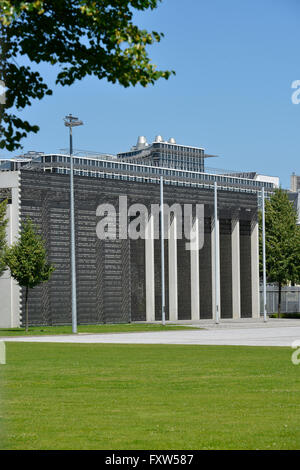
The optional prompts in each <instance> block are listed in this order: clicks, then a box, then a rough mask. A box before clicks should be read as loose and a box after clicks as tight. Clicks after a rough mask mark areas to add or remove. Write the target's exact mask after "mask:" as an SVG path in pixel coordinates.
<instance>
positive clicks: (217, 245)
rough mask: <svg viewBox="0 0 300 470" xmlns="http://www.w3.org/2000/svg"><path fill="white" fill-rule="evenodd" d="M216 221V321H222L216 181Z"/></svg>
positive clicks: (216, 186)
mask: <svg viewBox="0 0 300 470" xmlns="http://www.w3.org/2000/svg"><path fill="white" fill-rule="evenodd" d="M214 219H215V220H214V222H215V228H214V229H215V237H214V248H215V266H214V268H215V269H214V274H215V310H216V323H217V324H219V322H220V234H219V216H218V184H217V182H216V181H215V182H214Z"/></svg>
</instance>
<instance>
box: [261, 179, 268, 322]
mask: <svg viewBox="0 0 300 470" xmlns="http://www.w3.org/2000/svg"><path fill="white" fill-rule="evenodd" d="M261 199H262V250H263V303H264V321H265V322H266V321H267V270H266V222H265V221H266V217H265V188H264V187H262V190H261Z"/></svg>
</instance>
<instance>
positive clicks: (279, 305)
mask: <svg viewBox="0 0 300 470" xmlns="http://www.w3.org/2000/svg"><path fill="white" fill-rule="evenodd" d="M280 314H281V282H279V283H278V318H280Z"/></svg>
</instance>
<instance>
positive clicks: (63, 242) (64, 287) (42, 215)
mask: <svg viewBox="0 0 300 470" xmlns="http://www.w3.org/2000/svg"><path fill="white" fill-rule="evenodd" d="M20 179H21V219H22V220H24V219H25V218H26V217H27V216H29V217H31V218H32V219H33V221H34V223H35V224H36V225H37V226H38V227H39V228H40V232H41V234H42V236H43V237H44V239H45V241H46V248H47V252H48V259H49V261H50V262H51V263H53V264H54V265H55V268H56V269H55V272H54V273H53V275H52V277H51V280H50V281H49V282H47V283H44V284H42V285H41V286H39V287H36V288H35V289H33V290H32V292H31V294H30V299H29V306H30V307H29V308H30V323H31V324H36V325H58V324H70V323H71V281H70V212H69V202H70V201H69V177H68V175H63V174H54V173H44V172H36V171H31V170H21V178H20ZM74 184H75V221H76V264H77V302H78V323H79V324H96V323H105V322H106V323H113V322H130V321H145V320H146V302H145V297H146V282H145V242H144V240H129V239H127V240H119V239H117V240H99V239H98V238H97V235H96V224H97V221H98V218H97V217H96V208H97V207H98V205H99V204H103V203H111V204H113V205H114V206H115V207H116V208H117V207H118V202H119V196H124V195H126V196H127V197H128V205H131V204H134V203H143V204H145V205H146V206H147V207H150V204H159V185H158V184H154V183H153V184H150V183H148V184H147V185H145V184H143V183H138V182H128V181H121V180H112V179H111V180H109V179H105V180H104V179H103V180H102V179H97V178H92V177H86V176H83V177H80V176H76V177H75V181H74ZM164 197H165V203H166V204H169V205H172V204H173V203H179V204H182V205H183V204H185V203H186V204H188V203H190V204H197V203H198V204H204V205H205V243H204V247H203V249H202V250H200V252H199V253H198V256H199V267H200V312H201V313H200V317H201V318H212V299H211V292H212V265H211V225H212V224H211V220H212V216H213V191H212V190H208V189H199V188H184V187H174V186H165V190H164ZM218 197H219V218H220V258H221V309H222V317H229V316H230V315H231V314H232V313H231V310H232V309H231V307H232V305H231V294H232V279H231V270H232V266H231V255H230V230H231V225H230V221H231V218H233V217H234V214H236V213H237V211H238V214H239V219H240V221H241V227H242V229H241V283H242V289H241V292H242V316H244V317H245V316H249V312H250V314H251V262H250V263H249V253H250V252H249V247H250V230H251V220H256V217H257V196H256V195H255V194H247V193H237V192H230V191H219V196H218ZM165 244H166V245H165V256H166V259H165V266H166V301H167V302H166V303H167V305H166V318H167V319H168V318H169V317H168V315H169V312H168V242H167V241H165ZM177 256H178V318H179V320H181V319H190V318H191V297H190V252H189V251H186V250H185V240H178V248H177ZM250 256H251V253H250ZM249 266H250V267H249ZM160 276H161V274H160V242H159V240H156V241H155V307H156V317H155V318H156V319H157V320H160V318H161V291H160V286H161V282H160V281H161V279H160ZM23 297H24V296H23ZM23 311H24V306H23Z"/></svg>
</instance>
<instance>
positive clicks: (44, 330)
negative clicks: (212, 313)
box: [0, 323, 202, 337]
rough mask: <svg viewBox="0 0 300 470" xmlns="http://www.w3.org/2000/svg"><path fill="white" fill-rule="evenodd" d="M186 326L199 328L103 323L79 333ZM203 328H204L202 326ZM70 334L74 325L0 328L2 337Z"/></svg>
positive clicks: (118, 331) (81, 326) (124, 331)
mask: <svg viewBox="0 0 300 470" xmlns="http://www.w3.org/2000/svg"><path fill="white" fill-rule="evenodd" d="M186 328H191V329H199V328H196V327H195V328H194V327H189V326H182V325H172V324H166V325H165V326H163V325H162V324H161V323H156V324H155V323H152V324H151V323H150V324H149V323H148V324H147V323H119V324H105V325H103V324H101V325H78V328H77V331H78V333H130V332H132V333H136V332H139V331H167V330H182V329H186ZM200 329H202V328H200ZM60 334H62V335H69V334H72V326H71V325H67V326H31V327H29V329H28V332H27V333H26V331H25V328H0V337H4V336H32V335H39V336H41V335H60Z"/></svg>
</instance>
